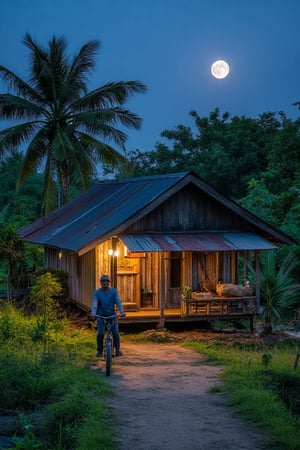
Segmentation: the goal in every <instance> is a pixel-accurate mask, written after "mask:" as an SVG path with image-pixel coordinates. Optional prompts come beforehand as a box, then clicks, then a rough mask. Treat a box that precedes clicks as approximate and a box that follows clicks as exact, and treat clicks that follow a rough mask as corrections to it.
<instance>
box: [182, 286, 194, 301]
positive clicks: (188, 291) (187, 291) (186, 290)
mask: <svg viewBox="0 0 300 450" xmlns="http://www.w3.org/2000/svg"><path fill="white" fill-rule="evenodd" d="M191 295H192V288H191V287H190V286H187V285H184V286H183V287H182V292H181V298H182V300H187V299H188V298H191Z"/></svg>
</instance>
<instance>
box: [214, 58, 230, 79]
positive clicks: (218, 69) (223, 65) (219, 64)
mask: <svg viewBox="0 0 300 450" xmlns="http://www.w3.org/2000/svg"><path fill="white" fill-rule="evenodd" d="M229 69H230V68H229V64H228V63H227V62H226V61H223V60H219V61H215V62H214V63H213V64H212V66H211V68H210V70H211V74H212V75H213V76H214V77H215V78H219V79H220V78H225V77H227V75H228V74H229Z"/></svg>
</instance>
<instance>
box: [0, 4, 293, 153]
mask: <svg viewBox="0 0 300 450" xmlns="http://www.w3.org/2000/svg"><path fill="white" fill-rule="evenodd" d="M0 20H1V21H0V64H2V65H4V66H6V67H8V68H9V69H11V70H13V71H14V72H15V73H17V74H18V75H20V76H21V77H22V78H24V79H27V72H26V68H27V59H26V58H27V55H28V51H27V49H26V47H25V46H24V45H23V44H22V39H23V37H24V35H25V33H26V32H29V33H31V35H32V37H33V38H34V39H35V40H37V41H38V42H39V43H42V44H47V42H48V41H49V40H50V39H51V37H52V36H53V35H54V34H55V35H57V36H64V37H65V38H66V39H67V42H68V44H69V45H68V49H69V50H70V53H72V54H73V53H74V52H77V51H78V50H79V49H80V47H81V46H82V45H83V44H84V43H86V42H87V41H88V40H90V39H97V40H100V41H101V44H102V47H101V50H100V52H99V55H98V56H97V70H96V72H95V74H94V75H93V76H92V77H91V80H90V83H89V88H90V89H93V88H94V87H96V86H100V85H102V84H104V83H106V82H107V81H119V80H141V81H143V82H144V83H145V84H146V85H147V86H148V89H149V90H148V92H147V94H143V95H139V96H136V97H135V98H134V99H133V100H131V101H130V102H129V103H128V107H129V108H130V109H131V110H132V111H133V112H135V113H137V114H138V115H140V116H141V117H142V118H143V126H142V129H141V130H140V131H134V130H132V131H131V130H129V131H128V135H129V140H128V144H127V149H128V150H132V149H135V148H138V149H140V150H151V149H153V147H154V144H155V143H156V142H158V141H160V142H162V141H163V139H162V138H160V133H161V132H162V131H163V130H165V129H173V128H174V127H176V126H177V125H179V124H182V125H187V126H192V125H193V121H192V119H191V118H190V116H189V112H190V111H191V110H192V109H195V110H196V111H197V112H198V113H199V114H200V116H202V117H207V116H208V115H209V113H210V112H211V111H212V110H213V109H215V108H216V107H219V108H220V110H221V113H223V112H225V111H228V112H229V113H230V114H231V115H238V116H241V115H245V116H248V117H254V118H256V117H258V115H259V114H261V113H263V112H268V111H280V110H282V111H284V112H285V113H286V114H287V115H288V117H290V118H292V119H295V118H296V117H299V116H300V111H299V110H298V109H297V108H296V107H295V106H292V103H293V102H295V101H297V100H300V38H299V36H300V35H299V30H300V1H299V0H251V1H250V0H105V1H104V0H48V1H47V0H2V1H1V19H0ZM216 59H225V60H227V61H228V63H229V64H230V66H231V73H230V75H229V76H228V77H227V78H226V79H223V80H217V79H215V78H213V77H212V76H211V74H210V66H211V63H212V62H213V61H214V60H216ZM1 90H2V87H1ZM2 125H3V124H2Z"/></svg>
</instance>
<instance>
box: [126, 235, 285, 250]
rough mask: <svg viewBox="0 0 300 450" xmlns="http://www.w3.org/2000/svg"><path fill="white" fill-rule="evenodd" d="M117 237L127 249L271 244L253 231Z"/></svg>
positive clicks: (268, 246) (263, 246) (262, 247)
mask: <svg viewBox="0 0 300 450" xmlns="http://www.w3.org/2000/svg"><path fill="white" fill-rule="evenodd" d="M120 239H121V241H122V242H123V244H124V245H126V247H127V248H128V249H129V250H130V251H131V252H135V253H139V252H165V251H167V252H176V251H179V252H181V251H184V250H185V251H195V252H199V251H200V252H201V251H232V250H234V251H237V250H272V249H275V248H277V247H276V246H275V245H273V244H271V243H270V242H268V241H266V240H265V239H263V238H261V237H260V236H258V235H257V234H254V233H219V232H214V233H186V234H185V233H178V234H176V233H172V234H164V233H157V234H138V235H137V234H135V235H133V234H130V235H121V236H120Z"/></svg>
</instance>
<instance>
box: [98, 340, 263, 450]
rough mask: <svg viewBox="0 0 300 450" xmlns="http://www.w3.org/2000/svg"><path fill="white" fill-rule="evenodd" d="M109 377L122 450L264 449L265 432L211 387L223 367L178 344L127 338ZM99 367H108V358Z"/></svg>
mask: <svg viewBox="0 0 300 450" xmlns="http://www.w3.org/2000/svg"><path fill="white" fill-rule="evenodd" d="M122 350H123V353H124V356H123V357H120V358H115V359H114V365H113V373H112V375H111V377H107V381H108V383H109V385H110V386H111V387H112V388H113V390H114V392H115V396H114V397H113V398H109V399H108V400H107V405H108V406H109V407H111V408H113V412H114V415H115V417H116V420H117V433H118V439H117V444H118V448H119V449H120V450H132V449H133V448H134V449H136V450H262V449H263V448H264V444H265V443H266V437H265V436H263V435H262V434H260V433H259V432H258V431H257V430H254V429H252V428H251V425H249V424H245V423H243V422H242V421H241V420H240V419H239V418H238V417H236V415H235V414H234V413H233V411H231V410H230V409H229V408H228V407H227V406H226V404H225V400H224V398H223V396H222V394H220V393H218V392H211V391H210V389H211V388H212V387H213V386H216V385H218V384H220V378H219V376H220V373H221V371H222V368H221V367H219V366H212V365H208V364H207V363H205V361H204V358H202V357H201V355H199V354H198V353H196V352H194V351H193V350H190V349H187V348H183V347H181V346H180V345H179V344H152V343H149V344H148V343H147V344H141V343H138V344H136V343H124V344H123V346H122ZM98 364H99V367H100V368H101V370H102V371H104V366H103V364H104V363H103V361H99V363H98Z"/></svg>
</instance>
